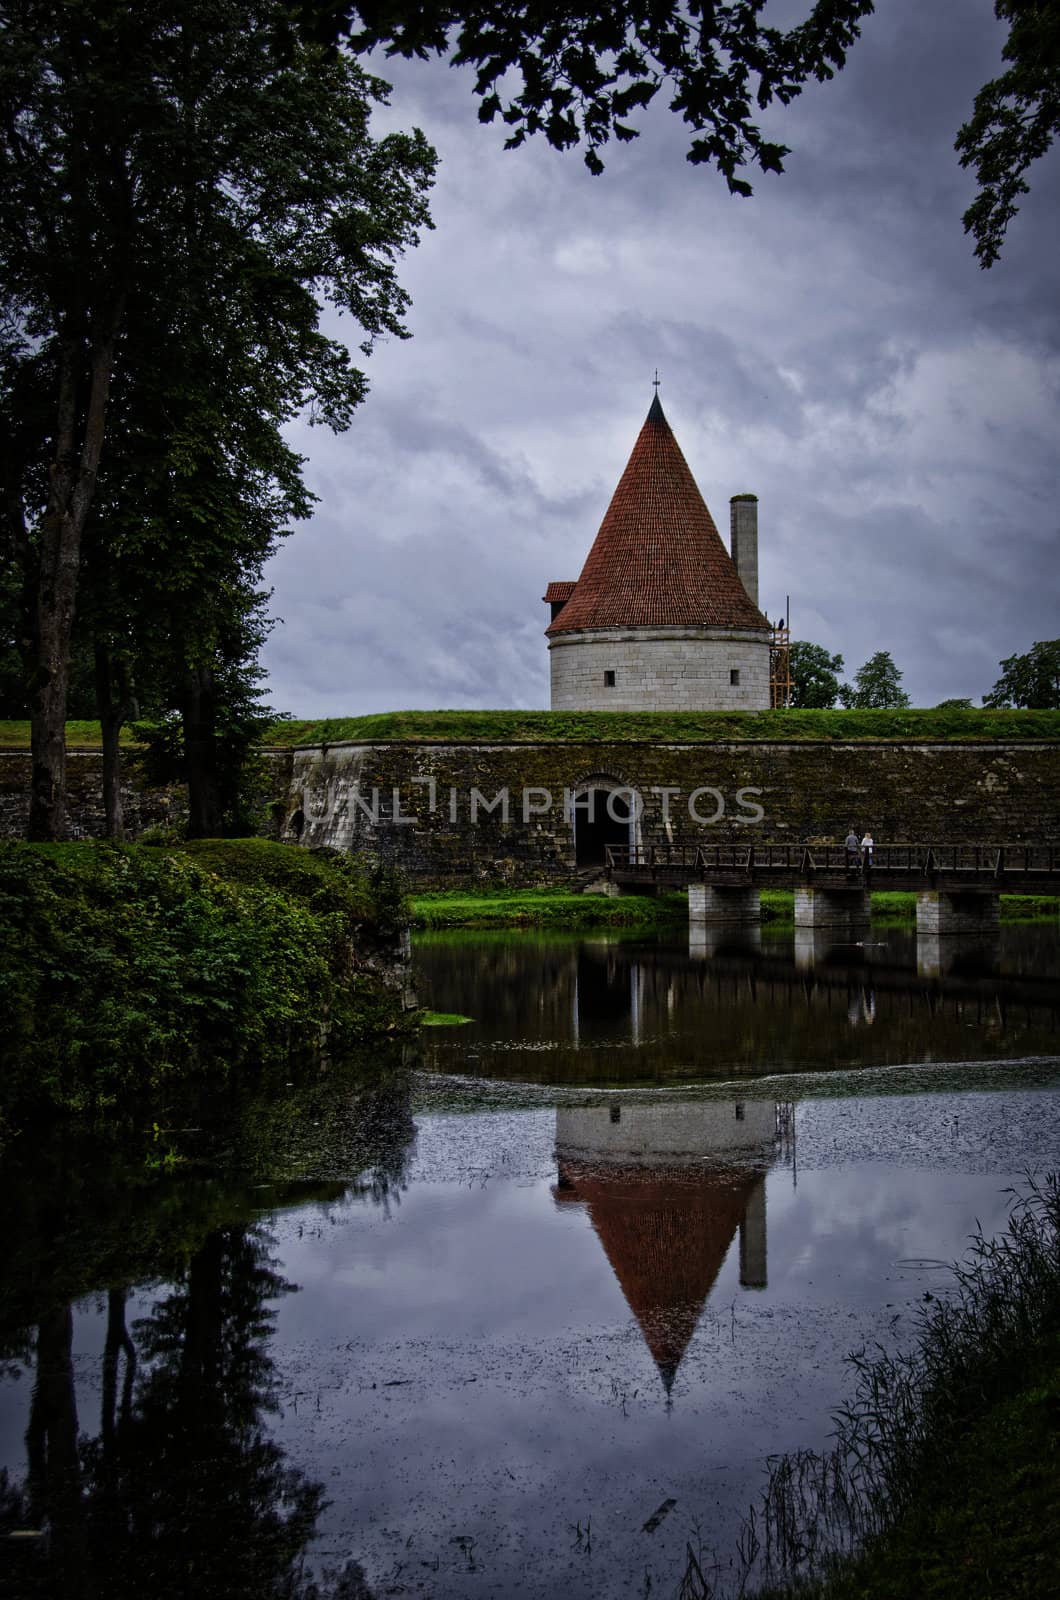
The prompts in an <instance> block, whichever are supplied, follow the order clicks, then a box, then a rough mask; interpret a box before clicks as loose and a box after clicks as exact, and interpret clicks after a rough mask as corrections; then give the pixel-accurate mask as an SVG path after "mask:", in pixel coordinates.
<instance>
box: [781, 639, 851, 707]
mask: <svg viewBox="0 0 1060 1600" xmlns="http://www.w3.org/2000/svg"><path fill="white" fill-rule="evenodd" d="M842 670H843V657H842V656H840V655H832V654H831V652H830V651H828V650H826V649H825V648H824V646H823V645H820V644H810V643H808V642H807V640H805V639H796V640H795V641H794V643H793V644H792V646H791V704H792V706H793V707H795V708H796V709H802V710H811V709H812V710H818V711H820V710H827V709H828V708H829V707H831V706H834V705H835V703H836V701H837V700H838V699H839V679H838V677H837V676H836V674H837V673H840V672H842Z"/></svg>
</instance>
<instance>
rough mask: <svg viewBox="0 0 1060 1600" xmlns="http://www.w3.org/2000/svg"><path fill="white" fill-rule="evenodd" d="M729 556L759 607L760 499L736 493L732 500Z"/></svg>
mask: <svg viewBox="0 0 1060 1600" xmlns="http://www.w3.org/2000/svg"><path fill="white" fill-rule="evenodd" d="M729 554H730V555H731V556H732V559H733V561H734V563H735V565H736V570H737V572H738V573H739V574H740V581H741V582H742V584H743V586H744V588H745V589H746V590H747V595H748V599H750V600H751V601H752V602H753V604H754V605H757V604H758V496H757V495H756V494H734V495H733V497H732V499H731V500H730V501H729Z"/></svg>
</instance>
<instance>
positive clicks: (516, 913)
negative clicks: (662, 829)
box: [412, 889, 1060, 928]
mask: <svg viewBox="0 0 1060 1600" xmlns="http://www.w3.org/2000/svg"><path fill="white" fill-rule="evenodd" d="M1058 914H1060V897H1057V896H1056V895H1051V896H1043V897H1040V898H1037V899H1036V898H1034V897H1033V896H1031V895H1002V897H1001V916H1002V919H1003V920H1004V921H1007V922H1019V921H1026V920H1031V919H1043V918H1053V917H1055V916H1057V915H1058ZM794 916H795V897H794V895H793V894H792V893H791V891H790V890H786V889H763V891H762V921H763V922H777V923H790V922H792V921H793V920H794ZM872 916H873V921H874V922H878V923H881V924H887V923H891V924H901V925H911V924H912V923H914V922H915V921H916V895H915V894H899V893H895V892H894V891H886V890H885V891H882V892H880V893H879V894H874V895H873V896H872ZM687 918H688V900H687V898H686V896H685V895H683V894H679V893H673V894H663V895H658V896H653V895H640V894H627V895H619V896H617V897H616V898H614V899H612V898H610V897H609V896H607V895H602V894H571V893H568V892H567V891H566V890H564V889H498V890H480V891H477V892H474V893H472V892H471V891H470V890H465V889H460V890H452V891H450V890H439V891H437V892H435V893H427V894H417V895H414V896H413V898H412V926H413V927H414V928H550V927H552V928H607V927H615V928H657V927H665V926H668V925H669V924H672V923H675V922H679V921H687Z"/></svg>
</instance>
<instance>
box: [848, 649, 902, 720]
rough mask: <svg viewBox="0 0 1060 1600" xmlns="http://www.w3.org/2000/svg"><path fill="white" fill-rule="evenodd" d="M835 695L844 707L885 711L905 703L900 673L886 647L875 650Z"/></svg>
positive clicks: (852, 709) (854, 709) (857, 709)
mask: <svg viewBox="0 0 1060 1600" xmlns="http://www.w3.org/2000/svg"><path fill="white" fill-rule="evenodd" d="M839 698H840V700H841V701H842V702H843V705H844V706H845V707H846V709H847V710H848V711H887V710H895V709H901V708H904V707H905V706H908V704H909V696H908V695H907V694H906V692H905V690H904V689H903V688H902V674H901V672H900V671H899V669H898V667H896V666H895V664H894V658H893V657H892V655H891V652H890V651H889V650H877V652H876V654H875V655H874V656H870V657H869V659H868V660H867V661H866V663H865V665H864V666H863V667H859V668H858V670H857V672H855V674H854V686H853V688H851V686H850V685H849V684H846V683H844V684H843V686H842V687H841V689H840V691H839Z"/></svg>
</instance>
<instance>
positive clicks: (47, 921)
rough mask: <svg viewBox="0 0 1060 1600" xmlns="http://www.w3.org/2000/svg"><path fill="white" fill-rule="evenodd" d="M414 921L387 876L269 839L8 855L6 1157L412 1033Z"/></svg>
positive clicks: (20, 848)
mask: <svg viewBox="0 0 1060 1600" xmlns="http://www.w3.org/2000/svg"><path fill="white" fill-rule="evenodd" d="M406 916H407V912H406V908H405V905H404V902H403V900H402V898H401V894H400V891H399V889H398V888H397V886H396V885H395V884H394V882H393V881H392V880H391V879H390V878H389V877H388V876H387V875H386V874H385V873H384V872H382V871H379V870H375V871H372V870H367V869H365V868H364V867H362V866H361V865H360V864H358V863H356V862H352V861H349V860H344V859H342V858H340V857H336V856H330V855H320V854H311V853H310V852H308V851H303V850H293V849H291V848H290V847H288V846H284V845H278V844H273V843H270V842H268V841H266V840H263V839H239V840H203V841H199V842H196V843H187V844H182V845H167V846H152V845H147V844H141V845H109V844H101V843H96V844H60V845H29V844H6V845H3V846H2V847H0V926H2V928H3V933H4V937H3V941H2V945H0V984H2V988H3V994H4V1005H5V1012H6V1018H5V1021H6V1026H5V1029H4V1033H3V1039H2V1042H0V1145H2V1142H3V1139H4V1136H5V1134H7V1135H10V1133H11V1132H12V1131H13V1130H14V1129H16V1128H18V1127H19V1126H22V1125H24V1124H25V1123H26V1122H28V1121H30V1120H32V1119H33V1118H34V1117H35V1116H39V1115H43V1114H48V1113H55V1112H85V1111H88V1112H97V1111H103V1112H106V1111H107V1110H108V1109H110V1108H114V1107H117V1106H125V1105H127V1104H128V1103H129V1102H131V1101H135V1100H136V1099H137V1098H138V1097H140V1096H149V1095H151V1094H153V1093H156V1092H157V1091H159V1090H164V1089H165V1088H166V1087H167V1086H170V1085H173V1084H176V1083H178V1082H180V1081H182V1080H190V1079H194V1078H196V1077H202V1078H210V1077H217V1076H222V1077H223V1076H227V1075H228V1074H231V1073H235V1072H240V1073H244V1074H255V1073H263V1072H266V1071H268V1070H269V1069H270V1068H275V1067H278V1066H280V1065H282V1064H284V1063H288V1062H297V1061H298V1060H299V1059H300V1058H306V1059H312V1058H314V1057H315V1056H319V1053H320V1051H321V1049H326V1050H327V1051H328V1052H330V1053H334V1054H339V1053H341V1052H342V1051H343V1050H344V1049H347V1048H349V1047H352V1046H354V1045H357V1044H361V1043H365V1042H367V1041H369V1040H371V1039H373V1038H376V1037H379V1036H381V1035H384V1034H393V1033H395V1032H397V1031H399V1030H400V1029H401V1028H402V1027H403V1026H405V1025H406V1024H405V1023H404V1021H403V1017H402V1012H401V1001H400V993H399V992H398V991H397V990H395V989H394V988H393V987H391V986H389V985H388V984H387V983H386V982H385V981H384V980H385V973H384V969H385V967H386V964H387V962H388V960H390V959H391V958H392V956H393V953H394V951H395V949H396V944H397V940H398V937H399V934H400V929H401V927H402V925H403V923H404V921H405V920H406Z"/></svg>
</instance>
